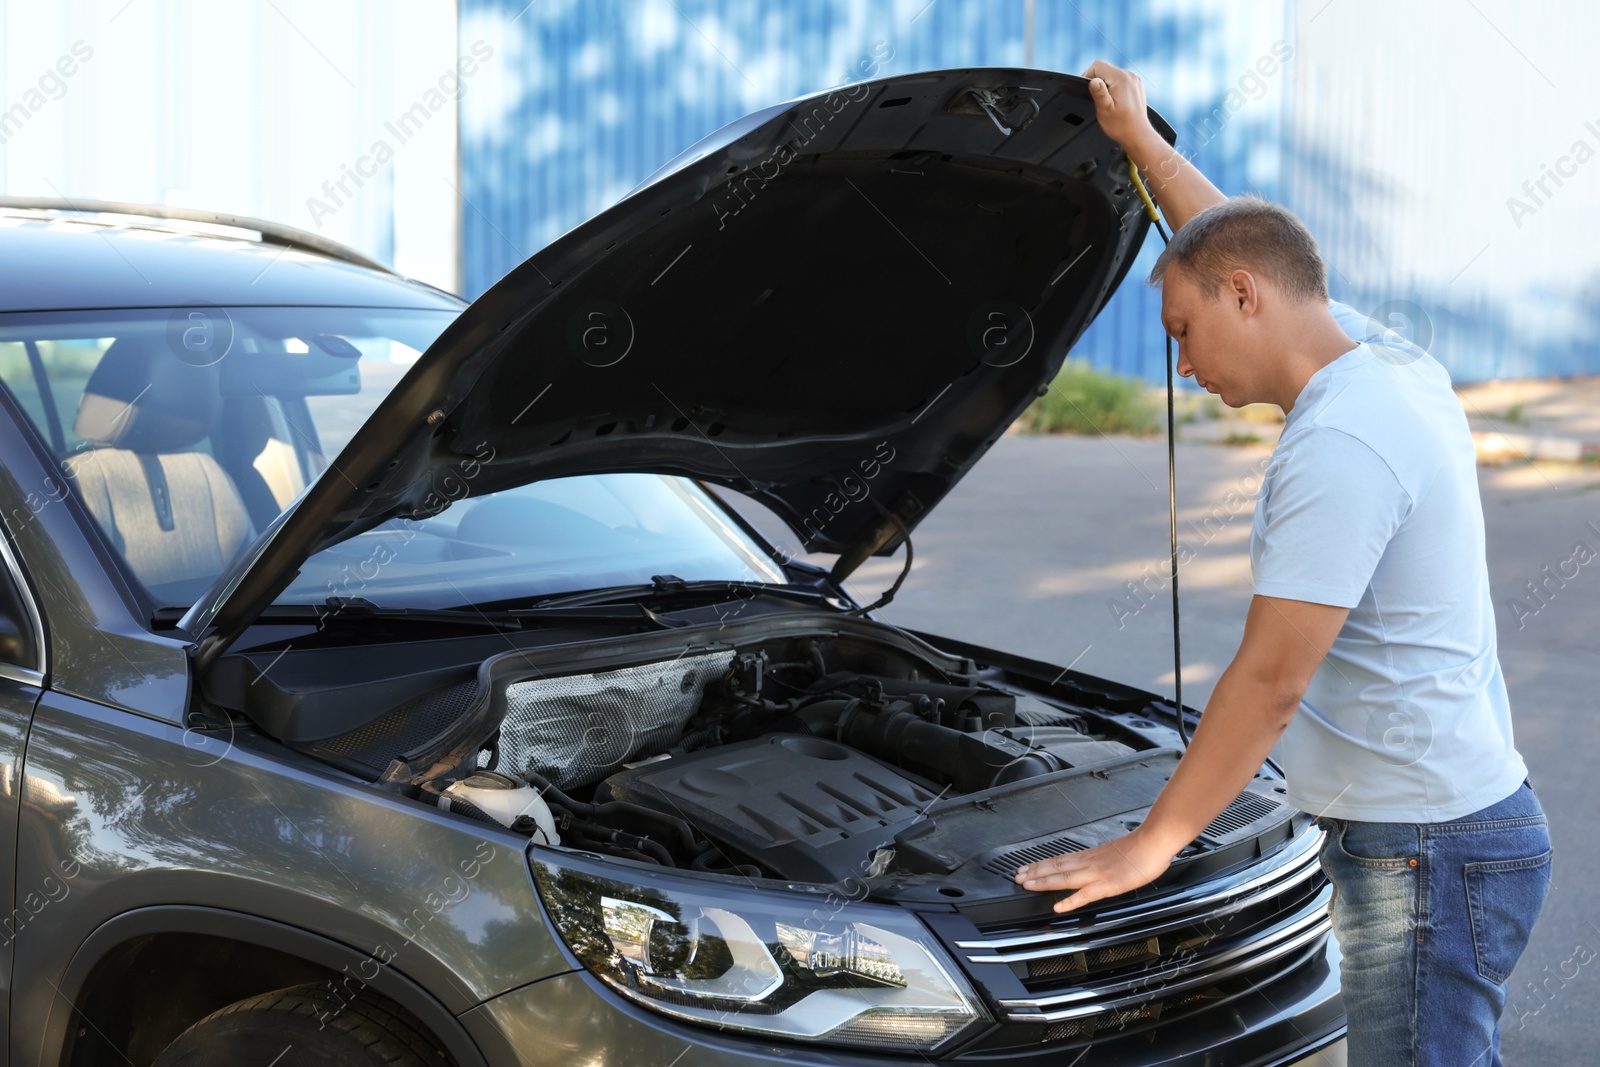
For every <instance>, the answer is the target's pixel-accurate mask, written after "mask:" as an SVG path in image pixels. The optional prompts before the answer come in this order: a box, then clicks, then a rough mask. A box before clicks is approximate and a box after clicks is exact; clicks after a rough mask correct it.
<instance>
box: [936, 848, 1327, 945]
mask: <svg viewBox="0 0 1600 1067" xmlns="http://www.w3.org/2000/svg"><path fill="white" fill-rule="evenodd" d="M1320 871H1321V866H1320V865H1319V864H1317V863H1315V862H1312V863H1305V862H1300V863H1298V864H1296V865H1295V866H1294V867H1293V868H1292V869H1291V870H1290V871H1289V872H1288V874H1287V876H1285V877H1283V878H1280V879H1277V880H1273V881H1268V882H1267V883H1266V884H1265V885H1261V886H1259V887H1258V888H1256V889H1255V891H1254V892H1251V891H1250V890H1249V889H1246V888H1237V887H1236V888H1235V889H1233V890H1230V892H1229V894H1227V895H1224V896H1222V897H1220V898H1210V899H1223V900H1226V901H1227V902H1226V903H1225V904H1222V905H1220V906H1218V907H1214V908H1209V909H1206V910H1205V911H1203V912H1198V913H1197V912H1196V911H1194V910H1193V908H1195V907H1199V905H1192V906H1191V907H1188V908H1185V909H1184V913H1183V914H1181V915H1177V916H1174V917H1172V918H1169V919H1166V920H1165V921H1160V922H1155V923H1151V924H1150V925H1148V926H1144V925H1141V926H1139V927H1138V929H1136V930H1132V931H1128V930H1124V931H1123V932H1122V933H1108V934H1106V935H1104V936H1102V937H1092V938H1088V939H1086V940H1081V941H1080V940H1067V939H1065V938H1063V939H1060V940H1052V941H1051V942H1050V943H1049V944H1048V945H1047V946H1045V947H1042V948H1032V949H1027V950H1025V951H1022V952H1007V953H1005V954H1004V955H1001V954H999V953H989V954H987V955H985V954H980V953H976V952H969V953H967V955H966V960H967V962H968V963H1026V962H1028V961H1030V960H1041V959H1050V958H1051V957H1053V956H1063V955H1067V954H1070V953H1076V952H1092V951H1094V950H1095V949H1099V948H1106V947H1108V946H1111V945H1125V944H1128V943H1130V942H1132V941H1143V940H1145V939H1146V938H1150V937H1155V936H1158V935H1160V934H1165V933H1170V932H1171V931H1173V930H1181V929H1183V928H1184V927H1186V926H1190V925H1193V924H1194V923H1195V922H1196V921H1197V920H1198V919H1202V918H1204V919H1211V918H1215V917H1217V916H1222V915H1233V914H1235V913H1236V912H1241V911H1244V910H1245V909H1246V908H1249V907H1252V906H1254V905H1256V904H1259V903H1261V902H1262V901H1264V900H1270V899H1271V898H1272V897H1274V896H1277V895H1278V894H1279V893H1283V892H1286V891H1288V890H1291V889H1294V888H1296V887H1297V886H1300V885H1303V884H1304V883H1306V882H1308V881H1310V880H1311V878H1312V877H1313V876H1315V875H1316V874H1318V873H1319V872H1320ZM1277 873H1280V874H1281V873H1282V872H1281V871H1280V872H1277ZM1252 881H1256V882H1259V881H1260V880H1258V879H1257V880H1252ZM1241 892H1242V893H1246V894H1247V895H1245V896H1240V897H1233V898H1231V899H1230V897H1231V896H1232V894H1233V893H1241ZM1124 925H1125V924H1124ZM1098 929H1100V928H1098V927H1096V928H1092V929H1089V930H1085V931H1083V932H1084V933H1095V932H1096V931H1097V930H1098ZM971 943H972V942H967V941H958V942H956V944H958V945H961V946H963V947H965V946H966V945H968V944H971Z"/></svg>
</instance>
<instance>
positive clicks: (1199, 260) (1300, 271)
mask: <svg viewBox="0 0 1600 1067" xmlns="http://www.w3.org/2000/svg"><path fill="white" fill-rule="evenodd" d="M1174 263H1176V264H1178V265H1180V266H1181V267H1183V269H1184V271H1185V272H1186V273H1187V274H1188V275H1189V277H1191V278H1193V279H1194V281H1195V283H1196V284H1197V285H1198V286H1199V287H1200V291H1201V292H1202V293H1204V294H1205V296H1206V298H1207V299H1211V300H1214V299H1216V297H1217V295H1218V294H1219V293H1220V292H1221V291H1222V286H1223V283H1224V282H1226V281H1227V279H1228V275H1229V274H1232V273H1233V272H1234V271H1235V270H1239V269H1241V268H1243V269H1244V270H1248V271H1252V272H1254V273H1256V274H1258V275H1259V276H1261V277H1263V278H1266V279H1268V280H1269V281H1271V282H1272V283H1273V284H1274V285H1276V286H1277V287H1278V288H1279V289H1281V290H1282V291H1283V292H1284V294H1285V295H1287V296H1288V297H1289V298H1290V299H1291V300H1296V301H1311V300H1323V301H1325V300H1327V299H1328V273H1327V268H1326V267H1325V266H1324V265H1323V262H1322V254H1321V253H1320V252H1319V251H1317V239H1316V238H1315V237H1312V236H1311V231H1310V230H1308V229H1306V225H1305V223H1303V222H1301V221H1300V219H1299V218H1298V217H1297V216H1296V215H1295V213H1294V212H1292V211H1290V210H1289V209H1288V208H1286V207H1284V206H1283V205H1282V204H1274V203H1273V202H1272V201H1270V200H1265V199H1263V198H1261V197H1259V196H1235V197H1229V198H1228V199H1227V200H1224V201H1223V202H1222V203H1220V204H1213V205H1212V206H1210V207H1208V208H1205V209H1204V210H1202V211H1199V212H1196V213H1195V215H1194V216H1193V217H1192V218H1191V219H1189V221H1188V222H1186V223H1184V224H1183V226H1182V227H1181V228H1180V229H1179V230H1178V232H1177V233H1175V234H1173V235H1172V241H1171V242H1170V243H1169V244H1168V245H1167V247H1166V248H1164V249H1163V250H1162V252H1161V255H1160V257H1159V258H1158V259H1157V260H1156V263H1155V266H1154V267H1152V268H1150V284H1151V285H1155V286H1159V285H1160V284H1161V282H1162V280H1163V279H1164V278H1165V277H1166V273H1167V268H1169V267H1170V266H1172V265H1173V264H1174Z"/></svg>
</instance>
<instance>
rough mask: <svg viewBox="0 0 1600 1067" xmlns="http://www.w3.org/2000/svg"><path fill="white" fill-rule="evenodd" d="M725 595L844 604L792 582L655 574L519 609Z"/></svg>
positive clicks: (542, 600)
mask: <svg viewBox="0 0 1600 1067" xmlns="http://www.w3.org/2000/svg"><path fill="white" fill-rule="evenodd" d="M696 593H699V594H707V593H711V594H716V593H721V594H728V595H733V596H745V595H746V594H748V595H756V594H760V595H764V596H778V597H785V598H788V599H790V600H799V601H802V602H803V603H807V604H818V605H826V606H829V607H835V608H843V607H846V606H848V605H846V604H845V603H844V602H842V601H841V600H840V599H839V598H838V597H835V596H834V595H832V594H831V593H825V592H823V591H822V590H820V589H812V588H807V587H806V586H800V585H791V584H787V583H781V582H747V581H737V580H732V579H716V580H707V581H698V582H686V581H684V580H683V579H682V578H679V577H678V576H677V575H673V574H655V575H652V576H651V580H650V584H649V585H644V584H635V585H613V586H607V587H605V588H601V589H585V590H583V591H581V592H577V593H565V594H562V595H560V596H553V597H545V598H543V599H541V600H535V601H534V602H533V603H531V604H529V605H528V606H527V607H526V608H523V609H520V610H521V611H549V610H550V609H551V608H556V607H563V606H567V605H588V604H608V603H613V602H615V601H619V600H620V601H631V602H633V603H638V602H640V601H641V600H657V599H665V598H672V597H676V596H679V595H682V594H696Z"/></svg>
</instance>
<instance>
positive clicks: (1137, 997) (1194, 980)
mask: <svg viewBox="0 0 1600 1067" xmlns="http://www.w3.org/2000/svg"><path fill="white" fill-rule="evenodd" d="M1332 930H1333V920H1332V919H1331V918H1329V917H1328V916H1327V915H1326V914H1323V915H1320V916H1317V917H1316V921H1315V922H1314V923H1312V925H1310V926H1308V927H1307V928H1305V929H1303V930H1301V931H1300V932H1299V933H1298V934H1296V935H1294V936H1293V937H1291V938H1289V939H1287V940H1285V941H1280V942H1278V943H1277V944H1275V945H1273V946H1271V947H1270V948H1268V949H1266V950H1264V951H1262V952H1260V953H1258V954H1255V955H1252V956H1250V957H1248V958H1246V959H1241V960H1237V961H1236V962H1234V963H1232V964H1229V965H1227V966H1224V967H1221V968H1219V969H1217V970H1207V971H1205V972H1203V973H1201V974H1195V975H1191V976H1190V977H1188V978H1184V979H1181V980H1179V981H1175V982H1171V983H1168V984H1167V985H1164V986H1161V987H1159V988H1157V989H1146V990H1141V991H1140V992H1137V993H1133V994H1130V995H1128V996H1124V997H1118V998H1116V999H1113V1000H1103V1001H1097V1002H1096V1003H1093V1004H1083V1005H1079V1006H1076V1007H1068V1008H1059V1009H1057V1010H1055V1011H1044V1010H1039V1011H1028V1010H1027V1009H1029V1008H1031V1007H1033V1006H1034V1005H1035V1004H1036V1003H1038V1002H1037V1001H1034V1000H1007V1001H1001V1004H1002V1005H1004V1006H1005V1007H1006V1008H1007V1009H1008V1011H1007V1015H1006V1019H1007V1021H1008V1022H1017V1023H1055V1022H1062V1021H1064V1020H1068V1019H1081V1018H1083V1017H1084V1016H1088V1015H1101V1014H1104V1013H1106V1012H1110V1011H1116V1010H1118V1009H1120V1008H1126V1007H1128V1006H1130V1005H1134V1004H1144V1003H1147V1002H1149V1001H1150V1000H1153V999H1162V998H1165V997H1168V996H1172V995H1174V994H1178V993H1183V992H1186V991H1187V990H1190V989H1195V988H1198V987H1201V986H1206V985H1214V984H1216V983H1218V982H1222V981H1226V980H1227V979H1229V978H1234V977H1237V976H1238V975H1241V974H1243V973H1245V972H1247V971H1252V970H1255V969H1256V968H1257V967H1261V966H1265V965H1266V964H1268V963H1271V962H1272V961H1273V960H1276V959H1280V958H1282V957H1283V956H1287V955H1288V954H1289V953H1291V952H1294V951H1295V950H1296V949H1299V948H1303V947H1304V946H1306V945H1309V944H1311V943H1312V942H1313V941H1316V940H1318V939H1319V938H1322V937H1325V936H1326V935H1327V934H1329V933H1330V932H1331V931H1332ZM1250 947H1251V948H1255V947H1257V946H1250ZM1211 962H1215V961H1211ZM1010 1009H1022V1010H1010Z"/></svg>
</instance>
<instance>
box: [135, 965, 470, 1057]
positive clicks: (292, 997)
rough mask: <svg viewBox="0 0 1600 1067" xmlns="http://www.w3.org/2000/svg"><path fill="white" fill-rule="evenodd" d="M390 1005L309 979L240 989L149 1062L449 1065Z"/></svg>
mask: <svg viewBox="0 0 1600 1067" xmlns="http://www.w3.org/2000/svg"><path fill="white" fill-rule="evenodd" d="M450 1062H451V1061H450V1058H449V1057H448V1056H446V1055H445V1054H444V1052H443V1050H441V1049H440V1048H439V1047H438V1046H437V1045H436V1044H435V1043H434V1042H433V1041H432V1040H430V1039H429V1038H427V1037H425V1036H424V1035H423V1034H422V1032H421V1031H420V1030H419V1029H418V1028H417V1026H416V1024H415V1023H414V1022H412V1021H411V1019H410V1018H409V1017H408V1016H406V1015H405V1014H404V1012H403V1011H402V1010H401V1009H400V1008H399V1006H398V1005H396V1004H394V1003H393V1002H392V1001H389V1000H387V999H384V998H380V997H377V996H374V995H372V994H371V993H369V992H366V991H363V992H362V994H361V995H360V996H359V997H357V998H354V999H350V998H340V997H338V996H335V995H334V992H333V990H331V989H330V988H329V987H328V985H327V983H325V982H312V983H309V984H307V985H299V986H292V987H290V988H288V989H280V990H277V991H276V992H273V993H262V994H261V995H259V996H254V997H248V998H246V999H244V1000H241V1001H238V1002H237V1003H234V1004H230V1005H228V1006H227V1007H225V1008H222V1009H220V1010H218V1011H214V1012H212V1013H211V1014H210V1015H207V1016H206V1017H205V1018H204V1019H201V1020H200V1021H199V1022H197V1023H195V1024H194V1025H193V1026H191V1027H189V1029H187V1030H185V1031H184V1032H183V1033H182V1034H179V1035H178V1038H177V1040H175V1041H174V1042H173V1043H172V1044H170V1045H168V1046H167V1048H166V1050H165V1051H163V1052H162V1053H161V1055H160V1056H158V1057H156V1061H155V1064H154V1067H212V1065H218V1067H221V1065H224V1064H225V1065H228V1067H339V1065H356V1067H450Z"/></svg>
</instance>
